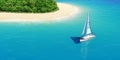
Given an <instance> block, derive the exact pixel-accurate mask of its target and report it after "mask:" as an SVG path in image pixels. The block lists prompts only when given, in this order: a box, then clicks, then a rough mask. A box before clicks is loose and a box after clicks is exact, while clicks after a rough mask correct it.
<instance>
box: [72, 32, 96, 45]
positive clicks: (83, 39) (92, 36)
mask: <svg viewBox="0 0 120 60" xmlns="http://www.w3.org/2000/svg"><path fill="white" fill-rule="evenodd" d="M94 37H95V35H93V34H89V35H86V36H83V37H71V39H72V40H73V41H74V42H75V43H76V44H78V43H80V42H84V41H87V40H90V39H91V38H94Z"/></svg>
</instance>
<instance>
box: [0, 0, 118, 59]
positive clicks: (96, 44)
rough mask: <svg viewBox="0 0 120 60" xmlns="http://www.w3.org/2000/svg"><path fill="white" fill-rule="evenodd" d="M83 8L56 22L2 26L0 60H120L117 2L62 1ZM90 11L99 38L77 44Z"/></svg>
mask: <svg viewBox="0 0 120 60" xmlns="http://www.w3.org/2000/svg"><path fill="white" fill-rule="evenodd" d="M58 1H60V2H66V3H70V4H74V5H77V6H80V7H82V9H83V11H82V14H81V15H80V16H77V17H75V18H72V19H67V20H65V21H60V22H52V23H0V60H119V59H120V57H119V54H120V52H119V51H120V38H119V34H120V29H119V23H120V21H119V20H120V8H119V6H120V4H119V1H117V0H115V1H113V0H111V1H108V0H104V1H103V0H84V1H83V0H58ZM87 11H89V12H90V19H91V26H92V30H93V32H94V34H95V35H96V37H95V38H94V39H91V40H90V41H87V42H84V43H80V44H75V43H74V42H73V41H72V40H71V39H70V37H71V36H80V34H81V32H82V28H83V25H84V21H85V20H86V18H87Z"/></svg>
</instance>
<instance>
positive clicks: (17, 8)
mask: <svg viewBox="0 0 120 60" xmlns="http://www.w3.org/2000/svg"><path fill="white" fill-rule="evenodd" d="M80 12H81V9H80V8H79V7H77V6H74V5H71V4H67V3H57V2H56V0H0V22H38V21H40V22H41V21H42V22H46V21H47V22H48V21H55V20H63V18H70V17H73V16H75V15H77V14H78V13H80ZM61 18H62V19H61Z"/></svg>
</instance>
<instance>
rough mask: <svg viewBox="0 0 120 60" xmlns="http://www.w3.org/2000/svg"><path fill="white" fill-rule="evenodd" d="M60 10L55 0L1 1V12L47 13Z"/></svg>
mask: <svg viewBox="0 0 120 60" xmlns="http://www.w3.org/2000/svg"><path fill="white" fill-rule="evenodd" d="M58 9H59V8H58V6H57V3H56V1H55V0H0V11H7V12H31V13H45V12H53V11H57V10H58Z"/></svg>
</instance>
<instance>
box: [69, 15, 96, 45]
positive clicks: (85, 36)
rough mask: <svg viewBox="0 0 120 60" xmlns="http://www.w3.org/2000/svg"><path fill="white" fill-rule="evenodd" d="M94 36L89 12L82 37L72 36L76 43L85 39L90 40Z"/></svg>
mask: <svg viewBox="0 0 120 60" xmlns="http://www.w3.org/2000/svg"><path fill="white" fill-rule="evenodd" d="M93 37H95V35H94V34H93V33H92V30H91V27H90V16H89V14H88V17H87V20H86V22H85V25H84V28H83V32H82V34H81V37H71V38H72V40H73V41H74V42H75V43H80V42H83V41H87V40H90V39H91V38H93Z"/></svg>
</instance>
